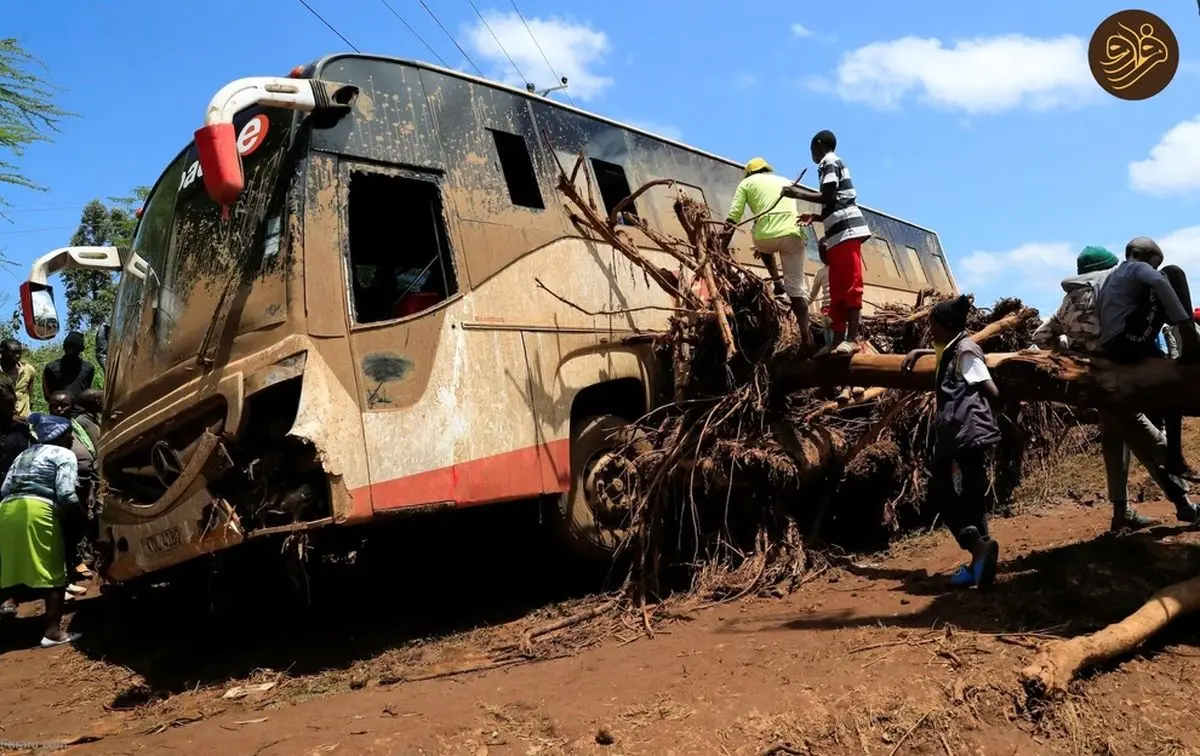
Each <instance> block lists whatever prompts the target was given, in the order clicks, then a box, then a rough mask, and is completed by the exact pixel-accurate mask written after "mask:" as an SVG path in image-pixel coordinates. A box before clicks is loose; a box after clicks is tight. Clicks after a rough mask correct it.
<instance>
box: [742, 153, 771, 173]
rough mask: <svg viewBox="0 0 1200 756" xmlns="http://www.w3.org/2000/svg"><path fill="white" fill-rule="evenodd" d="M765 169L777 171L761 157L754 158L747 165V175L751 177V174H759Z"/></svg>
mask: <svg viewBox="0 0 1200 756" xmlns="http://www.w3.org/2000/svg"><path fill="white" fill-rule="evenodd" d="M763 169H766V170H768V171H773V170H775V169H774V168H772V167H771V164H770V163H768V162H767V161H766V160H763V159H762V158H760V157H756V158H752V159H751V160H750V162H749V163H746V175H747V176H749V175H750V174H751V173H758V172H759V171H761V170H763Z"/></svg>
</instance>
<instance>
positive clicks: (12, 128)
mask: <svg viewBox="0 0 1200 756" xmlns="http://www.w3.org/2000/svg"><path fill="white" fill-rule="evenodd" d="M41 67H42V66H41V63H40V62H39V61H38V60H37V59H36V58H34V57H33V56H32V55H30V54H29V53H27V52H25V50H24V49H23V48H22V47H21V46H20V44H18V43H17V40H16V39H13V38H11V37H10V38H6V39H0V184H11V185H16V186H22V187H26V188H28V189H37V190H40V191H44V190H45V187H43V186H40V185H38V184H37V183H36V182H34V181H33V180H32V179H30V178H29V177H28V176H26V175H25V174H24V173H23V172H22V171H21V169H20V167H19V166H18V165H17V164H16V163H15V162H13V158H19V157H21V156H22V155H23V154H24V152H25V148H26V147H28V146H29V145H31V144H34V143H36V142H45V141H49V138H50V137H49V133H50V132H53V131H58V122H59V120H61V119H62V118H65V117H67V116H70V115H71V114H70V113H68V112H66V111H65V110H63V109H61V108H59V107H58V106H57V105H55V104H54V97H53V91H52V89H53V87H51V85H50V84H47V83H46V82H45V81H44V80H42V78H41V77H40V76H38V75H37V74H35V73H33V72H32V69H35V68H41ZM5 153H8V154H10V155H11V156H12V157H6V154H5ZM6 204H8V203H7V201H6V200H5V199H4V198H3V197H0V206H3V205H6Z"/></svg>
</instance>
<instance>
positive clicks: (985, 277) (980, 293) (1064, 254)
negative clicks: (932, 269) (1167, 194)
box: [951, 225, 1200, 317]
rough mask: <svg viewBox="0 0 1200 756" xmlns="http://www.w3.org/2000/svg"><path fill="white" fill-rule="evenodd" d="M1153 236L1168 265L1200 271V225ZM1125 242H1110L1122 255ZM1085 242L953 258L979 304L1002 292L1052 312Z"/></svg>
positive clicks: (1031, 245)
mask: <svg viewBox="0 0 1200 756" xmlns="http://www.w3.org/2000/svg"><path fill="white" fill-rule="evenodd" d="M1153 238H1154V240H1155V241H1157V242H1158V245H1159V246H1160V247H1162V250H1163V255H1164V257H1165V258H1166V262H1167V263H1168V264H1171V265H1178V266H1180V267H1182V268H1183V269H1184V270H1187V271H1200V225H1197V226H1188V227H1186V228H1181V229H1178V230H1176V231H1172V232H1170V233H1167V234H1164V235H1162V236H1156V237H1153ZM1125 241H1127V240H1121V241H1120V242H1119V243H1112V242H1110V243H1108V244H1107V245H1106V246H1107V247H1108V249H1110V250H1112V252H1113V254H1115V255H1116V256H1117V257H1118V258H1119V259H1122V260H1123V259H1125ZM1091 243H1093V244H1094V243H1096V242H1095V241H1093V242H1091ZM1083 247H1084V244H1082V243H1074V244H1072V243H1067V242H1030V243H1028V244H1022V245H1021V246H1019V247H1016V248H1014V249H1010V250H1006V251H1003V252H983V251H977V252H972V253H971V254H969V255H967V256H966V257H964V258H962V259H960V260H957V261H953V260H952V261H951V262H952V265H953V271H954V276H955V278H956V279H957V280H958V285H959V288H960V289H962V290H963V291H964V292H968V293H973V294H975V296H976V298H977V300H978V301H979V303H980V304H982V305H990V304H991V303H992V302H994V301H995V300H997V299H999V298H1000V297H1020V299H1021V301H1022V302H1024V303H1025V304H1026V305H1029V306H1030V307H1036V308H1038V311H1039V312H1041V314H1042V316H1043V317H1048V316H1049V315H1050V314H1051V313H1053V312H1054V311H1055V310H1056V309H1057V308H1058V305H1059V303H1060V302H1061V301H1062V294H1063V291H1062V287H1061V285H1060V282H1061V281H1062V279H1064V278H1067V277H1069V276H1073V275H1075V258H1076V256H1077V255H1078V254H1079V251H1080V250H1081V249H1083ZM1197 275H1200V273H1197Z"/></svg>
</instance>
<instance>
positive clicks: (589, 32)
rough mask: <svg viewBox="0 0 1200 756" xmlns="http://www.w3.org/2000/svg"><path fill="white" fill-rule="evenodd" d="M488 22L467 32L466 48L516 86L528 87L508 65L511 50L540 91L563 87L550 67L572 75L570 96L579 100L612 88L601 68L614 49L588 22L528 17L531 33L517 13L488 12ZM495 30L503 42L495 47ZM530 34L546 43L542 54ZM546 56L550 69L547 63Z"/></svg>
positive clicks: (605, 37)
mask: <svg viewBox="0 0 1200 756" xmlns="http://www.w3.org/2000/svg"><path fill="white" fill-rule="evenodd" d="M484 18H485V19H487V26H485V25H484V24H483V22H482V21H480V22H479V23H476V24H475V25H474V26H471V27H470V28H468V29H467V32H466V34H467V44H468V45H469V46H470V47H471V50H472V52H473V53H475V54H476V55H478V56H479V57H481V58H483V59H484V60H485V61H486V62H487V64H488V66H489V68H490V69H491V72H490V74H491V75H492V76H493V77H495V78H497V79H500V80H501V81H504V82H505V83H508V84H512V85H515V86H522V87H523V86H524V85H525V82H524V81H523V80H522V79H521V77H520V76H518V75H517V72H516V71H514V70H513V66H512V63H509V61H508V56H506V55H505V51H507V52H508V55H511V56H512V59H513V61H514V62H516V64H517V67H518V68H520V69H521V72H522V73H523V74H524V75H525V76H528V77H530V78H531V79H532V80H533V83H534V84H536V85H537V86H538V87H539V88H541V89H548V88H549V87H551V86H554V85H557V84H558V81H557V80H556V79H555V78H554V74H553V73H551V70H550V66H552V67H553V69H554V71H555V72H557V73H558V75H559V76H566V77H567V81H568V88H567V92H569V93H570V94H571V96H572V97H574V98H576V99H579V100H584V101H587V100H594V99H595V98H596V97H599V96H600V95H601V94H602V93H603V92H604V90H606V89H608V87H610V86H612V83H613V80H612V79H611V78H609V77H607V76H603V75H601V74H600V73H599V72H598V70H597V69H598V67H599V65H600V64H601V63H602V62H603V60H604V58H605V57H606V56H607V54H608V52H609V50H610V49H611V48H610V45H609V42H608V36H607V35H606V34H605V33H604V32H602V31H597V30H595V29H593V28H592V27H591V26H590V25H588V24H576V23H571V22H569V21H563V20H561V19H558V18H536V17H532V18H526V19H525V20H526V21H527V22H528V23H529V29H528V30H526V29H525V24H524V23H522V22H521V18H520V16H518V15H517V14H516V13H495V12H489V13H485V14H484ZM488 26H490V27H491V31H488ZM492 32H495V33H496V37H497V38H499V40H500V44H497V43H496V39H495V38H493V37H492ZM531 32H532V34H533V37H536V38H537V42H538V43H540V44H541V50H540V51H539V50H538V46H537V44H536V43H535V42H534V39H533V37H531V36H530V33H531ZM501 45H503V48H504V49H503V50H502V49H501ZM542 52H545V55H546V59H548V60H549V61H550V66H547V65H546V59H543V58H542Z"/></svg>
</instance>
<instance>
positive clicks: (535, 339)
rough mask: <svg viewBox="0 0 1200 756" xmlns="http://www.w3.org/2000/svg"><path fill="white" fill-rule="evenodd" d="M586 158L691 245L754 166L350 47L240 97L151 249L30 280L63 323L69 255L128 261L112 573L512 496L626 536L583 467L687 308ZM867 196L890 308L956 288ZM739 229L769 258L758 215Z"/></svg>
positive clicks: (869, 247) (147, 244)
mask: <svg viewBox="0 0 1200 756" xmlns="http://www.w3.org/2000/svg"><path fill="white" fill-rule="evenodd" d="M580 153H583V154H584V155H586V161H585V164H584V166H583V168H582V170H581V171H580V173H579V174H578V176H577V181H578V182H579V185H580V187H581V188H583V187H585V186H586V184H587V182H589V181H590V184H591V186H592V187H594V188H595V189H596V193H597V195H598V196H597V198H596V201H597V203H598V204H602V205H603V206H604V209H605V211H606V212H607V211H611V209H612V208H613V207H614V206H615V205H616V204H617V203H618V202H620V201H621V200H622V199H624V198H626V197H628V196H629V195H630V194H631V187H637V186H639V185H641V184H643V183H645V182H647V181H650V180H652V179H657V178H671V179H674V180H675V181H676V184H675V185H674V186H672V187H667V186H656V187H654V188H653V189H651V190H649V191H647V192H646V193H645V194H643V195H641V196H639V197H638V198H637V199H636V201H635V202H634V203H632V205H631V206H629V208H628V209H629V212H633V213H636V214H637V215H638V216H640V217H641V218H643V219H645V220H646V221H647V222H648V224H649V225H650V226H651V227H653V228H654V229H656V230H657V231H660V232H662V233H665V234H673V235H682V231H681V229H680V226H679V221H678V219H677V218H676V217H675V214H674V211H673V209H672V204H673V202H674V199H675V197H676V193H677V192H679V191H683V192H687V193H690V194H691V195H692V196H694V197H696V198H698V199H700V200H702V201H703V202H705V203H707V204H708V205H710V206H711V207H713V208H716V212H718V213H723V212H724V210H725V209H726V208H727V206H728V204H729V202H730V199H731V196H732V192H733V191H734V188H735V187H736V186H737V184H738V182H739V180H740V179H741V178H742V170H741V167H740V165H738V164H737V163H735V162H733V161H730V160H726V159H724V158H720V157H717V156H715V155H711V154H707V153H705V152H702V151H700V150H697V149H694V148H692V147H688V146H687V145H684V144H681V143H679V142H676V141H672V140H669V139H664V138H661V137H657V136H654V135H652V134H649V133H646V132H644V131H642V130H639V129H637V128H633V127H630V126H625V125H622V124H620V123H617V122H614V121H611V120H608V119H606V118H602V117H598V116H594V115H591V114H588V113H586V112H583V111H581V110H578V109H575V108H573V107H568V106H566V105H563V104H560V103H557V102H554V101H552V100H550V99H547V98H545V97H542V96H538V95H536V94H532V93H530V92H527V91H525V90H521V89H515V88H511V87H507V86H503V85H500V84H496V83H492V82H488V81H484V80H482V79H478V78H474V77H472V76H468V75H466V74H463V73H460V72H457V71H450V70H446V69H441V68H437V67H433V66H429V65H425V64H422V63H413V62H406V61H401V60H396V59H390V58H383V57H375V56H369V55H360V54H353V55H350V54H345V55H335V56H331V57H326V58H324V59H322V60H320V61H318V62H316V63H314V64H311V65H308V66H305V67H300V68H297V69H296V70H294V71H293V72H292V73H291V74H290V75H288V76H286V77H261V78H249V79H242V80H238V81H234V82H232V83H230V84H229V85H228V86H226V87H224V88H223V89H221V90H220V92H218V93H217V94H216V95H215V96H214V97H213V99H212V101H211V103H210V104H209V107H208V110H207V113H206V116H205V120H204V125H203V127H202V128H200V129H199V130H198V131H197V132H196V134H195V139H194V141H193V142H192V143H191V144H189V145H188V146H187V147H186V148H185V149H184V150H183V151H182V152H180V153H179V154H178V155H177V156H176V157H175V159H174V160H172V161H171V163H170V164H169V165H168V166H167V168H166V170H165V171H164V172H163V174H162V176H161V177H160V178H159V179H158V181H157V182H156V183H155V185H154V187H153V190H152V192H151V193H150V196H149V197H148V198H147V200H146V202H145V205H144V207H143V208H142V210H141V212H140V218H139V221H138V225H137V230H136V233H135V236H134V239H133V242H132V245H131V248H130V249H128V250H119V251H118V250H116V249H110V248H64V249H60V250H55V251H53V252H51V253H49V254H47V255H46V256H44V257H42V258H41V259H39V260H38V261H37V262H36V263H35V264H34V266H33V270H32V272H31V276H30V280H29V281H27V282H26V283H24V284H23V285H22V287H21V304H22V311H23V316H24V321H25V327H26V330H27V331H28V333H29V335H30V336H31V337H33V338H35V339H50V338H53V337H55V336H56V334H57V333H58V330H59V316H58V312H57V304H56V302H55V299H54V289H53V285H52V284H53V280H52V275H53V273H54V272H55V271H58V270H61V269H63V268H66V267H73V268H86V269H94V270H108V271H114V272H116V273H118V274H119V275H120V286H119V290H118V294H117V298H116V304H115V307H114V310H113V313H112V318H111V321H110V323H111V325H110V332H109V348H108V356H107V365H106V380H105V394H106V398H105V409H104V417H103V420H102V430H103V434H102V435H103V437H102V440H101V442H100V449H99V450H98V455H99V459H98V461H97V467H98V469H99V470H100V474H101V476H102V490H103V497H104V498H103V502H104V506H103V507H102V512H101V514H100V522H99V544H98V549H97V550H98V552H99V553H100V554H101V562H102V564H101V568H102V572H103V575H104V577H105V578H106V579H107V580H109V581H113V582H122V581H129V580H131V579H133V578H137V577H139V576H145V575H149V574H152V573H157V572H158V571H161V570H163V569H165V568H168V567H173V566H175V565H180V564H182V563H185V562H188V561H189V560H193V559H194V558H196V557H198V556H201V555H205V554H212V553H215V552H220V551H222V550H225V549H230V548H233V547H237V546H239V545H240V544H245V543H247V542H249V541H251V540H253V539H262V538H271V537H278V538H280V539H281V540H283V539H284V538H286V536H288V535H290V534H292V533H297V532H301V531H306V532H308V534H309V536H310V537H312V538H314V539H316V538H317V537H318V536H319V534H320V533H321V532H328V529H331V528H332V529H340V528H343V527H345V526H351V525H355V524H362V523H367V522H372V521H377V520H378V519H379V518H383V517H387V516H389V515H395V514H413V513H433V512H436V511H438V510H443V509H453V508H463V507H474V506H480V505H486V504H491V503H495V502H503V501H510V500H536V501H540V502H542V503H543V504H544V505H545V512H546V515H547V519H548V520H549V521H551V522H553V523H554V524H555V526H556V527H558V528H559V529H560V530H561V533H562V535H563V537H564V538H565V539H566V541H567V542H568V543H569V544H571V545H573V546H575V547H576V548H577V549H578V550H579V551H580V552H581V553H584V554H590V555H594V556H599V557H604V556H606V555H610V554H611V551H612V549H613V548H614V546H615V545H616V543H617V541H618V538H619V536H620V526H621V522H622V513H621V512H620V511H614V510H613V509H612V508H611V507H610V506H609V505H608V504H606V501H607V500H606V499H605V498H604V497H601V496H599V495H597V484H598V481H597V479H596V478H597V476H595V475H593V474H592V473H593V471H594V470H595V469H596V467H597V464H598V461H599V460H601V459H602V457H603V454H604V452H605V449H606V445H608V444H611V443H612V441H611V440H610V439H611V436H612V434H611V431H612V430H613V429H615V428H619V427H620V426H622V425H624V424H627V423H628V422H629V421H630V420H632V419H635V418H637V417H639V416H641V415H642V414H643V413H644V412H646V411H647V409H648V408H649V407H650V406H651V405H652V404H653V403H654V397H655V396H656V395H658V387H657V386H656V385H655V383H656V380H657V375H658V371H657V370H656V369H655V367H654V365H653V357H652V354H651V351H650V347H649V344H648V343H647V340H646V339H645V338H644V334H646V333H653V332H656V331H662V330H664V328H665V326H666V321H665V314H664V312H663V311H662V310H661V309H660V310H654V309H645V308H646V307H648V306H656V307H664V306H665V307H669V306H670V305H671V302H670V301H669V299H668V298H667V295H666V294H664V293H663V292H662V291H661V290H659V289H658V288H657V287H655V286H654V285H653V284H651V283H649V282H648V281H647V280H646V279H645V277H644V276H643V275H642V274H641V273H640V272H637V271H635V270H633V269H632V268H631V266H630V264H629V263H628V262H627V261H626V260H625V258H624V257H622V256H621V255H619V254H616V253H614V251H613V250H612V249H611V248H606V247H605V246H604V245H603V244H602V243H600V242H597V241H594V240H591V239H589V238H587V237H585V236H584V235H583V234H582V233H581V232H580V230H579V228H578V227H577V226H576V225H575V224H574V223H573V222H572V220H571V218H570V214H569V212H568V210H567V209H566V208H565V207H564V201H563V198H562V197H561V196H559V194H558V193H557V191H556V189H555V181H556V179H557V176H558V168H557V162H558V161H561V162H562V163H563V164H564V165H567V166H570V165H572V164H573V163H574V160H575V158H576V156H577V155H578V154H580ZM556 158H557V160H556ZM585 196H586V190H585ZM802 204H803V203H802ZM807 209H808V210H809V211H814V210H816V208H807ZM802 210H805V208H802ZM864 212H866V214H867V216H868V221H869V223H870V226H871V229H872V231H873V232H874V234H875V235H874V236H873V237H872V238H871V239H869V240H868V241H867V242H866V244H865V245H864V248H863V252H864V259H865V271H866V272H865V281H866V299H867V300H868V301H869V302H874V303H876V304H878V303H880V302H885V301H887V302H893V301H902V302H910V303H911V302H914V301H915V298H916V296H917V293H918V292H919V291H921V290H923V289H930V288H932V289H937V290H940V291H942V292H947V293H949V292H952V291H954V290H955V285H954V281H953V278H952V276H951V274H950V269H949V266H948V265H947V261H946V259H945V256H944V254H943V252H942V249H941V246H940V243H939V241H938V238H937V235H936V234H935V233H933V232H932V231H929V230H927V229H924V228H921V227H919V226H916V225H914V224H912V223H908V222H906V221H902V220H900V219H898V218H895V217H893V216H890V215H886V214H884V213H881V212H878V211H874V210H868V209H866V208H864ZM631 233H634V234H635V236H636V234H638V233H640V232H639V231H637V230H631ZM639 241H641V242H642V244H641V245H640V246H643V247H644V248H645V249H646V252H645V254H646V255H647V257H648V258H650V259H652V260H656V259H660V256H659V254H658V253H656V252H655V251H654V250H655V249H656V247H654V245H652V244H650V243H649V240H645V239H642V240H639ZM735 248H736V250H737V254H738V255H739V257H740V258H742V259H743V260H746V261H750V260H751V259H752V254H751V251H750V241H749V238H748V235H747V234H744V233H739V234H738V238H737V240H736V241H735ZM810 257H811V258H812V259H813V260H814V265H813V268H815V267H816V265H815V261H816V259H817V255H816V248H815V244H811V243H810ZM662 265H663V266H664V267H668V268H673V267H675V266H674V265H672V264H671V263H670V262H669V261H668V260H666V259H663V260H662ZM764 275H765V274H764ZM551 292H552V293H553V295H551ZM564 301H567V302H571V303H573V304H575V305H577V307H571V306H568V305H566V304H565V303H564ZM639 308H640V309H639ZM615 311H619V313H620V314H599V315H590V314H587V313H610V312H615ZM639 334H641V335H642V338H640V340H639V339H638V338H630V337H635V336H637V335H639ZM276 553H279V552H278V551H276Z"/></svg>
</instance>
